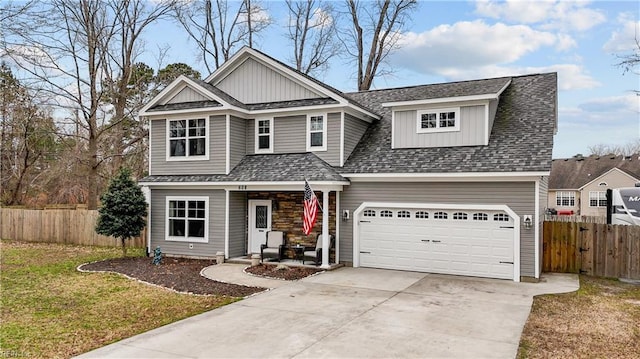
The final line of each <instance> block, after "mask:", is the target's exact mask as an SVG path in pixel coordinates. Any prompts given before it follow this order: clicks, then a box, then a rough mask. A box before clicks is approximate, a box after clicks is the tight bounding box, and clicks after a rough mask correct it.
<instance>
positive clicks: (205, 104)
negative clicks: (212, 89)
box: [147, 101, 222, 112]
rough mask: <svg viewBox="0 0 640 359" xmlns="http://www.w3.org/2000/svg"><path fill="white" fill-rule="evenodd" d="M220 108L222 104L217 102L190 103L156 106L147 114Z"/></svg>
mask: <svg viewBox="0 0 640 359" xmlns="http://www.w3.org/2000/svg"><path fill="white" fill-rule="evenodd" d="M221 106H222V104H221V103H220V102H218V101H191V102H180V103H168V104H166V105H157V106H153V107H152V108H150V109H148V110H147V112H158V111H172V110H187V109H192V108H207V107H221Z"/></svg>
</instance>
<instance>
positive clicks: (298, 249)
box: [289, 244, 304, 263]
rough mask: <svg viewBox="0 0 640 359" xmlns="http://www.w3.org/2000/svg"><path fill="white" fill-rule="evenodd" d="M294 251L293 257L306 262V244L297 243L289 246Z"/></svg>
mask: <svg viewBox="0 0 640 359" xmlns="http://www.w3.org/2000/svg"><path fill="white" fill-rule="evenodd" d="M289 248H291V250H292V251H293V259H297V260H299V261H301V262H303V263H304V246H301V245H299V244H296V245H295V246H291V247H289Z"/></svg>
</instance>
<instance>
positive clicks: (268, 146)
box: [255, 118, 273, 153]
mask: <svg viewBox="0 0 640 359" xmlns="http://www.w3.org/2000/svg"><path fill="white" fill-rule="evenodd" d="M255 143H256V149H255V151H256V153H273V118H262V119H256V139H255Z"/></svg>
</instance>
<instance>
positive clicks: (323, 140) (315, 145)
mask: <svg viewBox="0 0 640 359" xmlns="http://www.w3.org/2000/svg"><path fill="white" fill-rule="evenodd" d="M326 150H327V116H326V115H318V114H316V115H308V116H307V151H326Z"/></svg>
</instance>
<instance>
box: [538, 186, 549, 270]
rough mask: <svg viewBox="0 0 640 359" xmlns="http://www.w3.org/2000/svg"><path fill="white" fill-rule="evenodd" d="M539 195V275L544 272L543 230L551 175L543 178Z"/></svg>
mask: <svg viewBox="0 0 640 359" xmlns="http://www.w3.org/2000/svg"><path fill="white" fill-rule="evenodd" d="M538 193H539V196H540V201H539V204H538V209H539V210H540V213H538V216H539V217H538V220H539V222H538V233H539V238H538V248H539V250H540V251H539V253H538V257H539V258H538V260H539V263H540V268H539V270H540V272H539V273H538V275H540V274H541V272H542V255H543V253H544V251H543V250H542V242H543V240H544V231H543V230H542V228H543V224H544V212H545V209H546V208H547V201H548V200H549V199H548V196H549V177H548V176H544V177H543V178H542V179H541V180H540V190H539V192H538Z"/></svg>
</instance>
